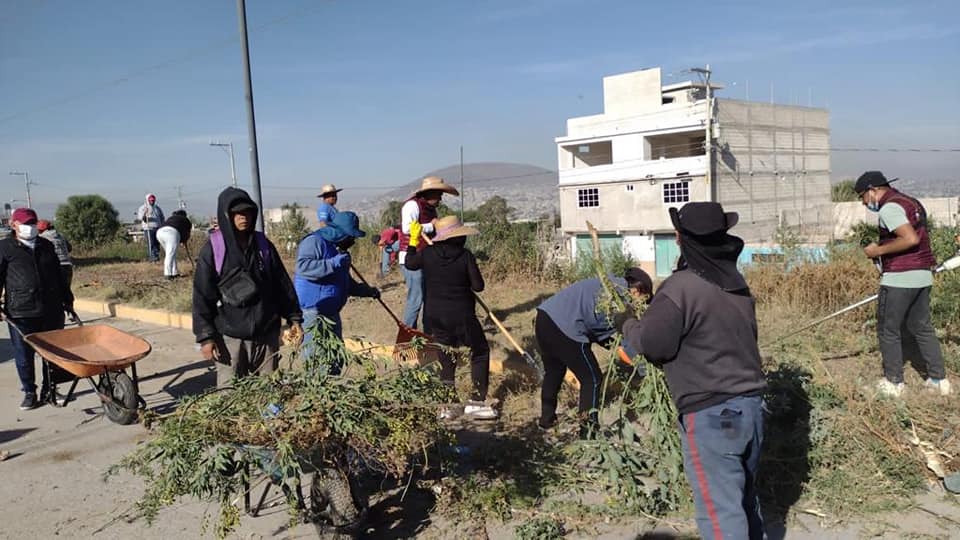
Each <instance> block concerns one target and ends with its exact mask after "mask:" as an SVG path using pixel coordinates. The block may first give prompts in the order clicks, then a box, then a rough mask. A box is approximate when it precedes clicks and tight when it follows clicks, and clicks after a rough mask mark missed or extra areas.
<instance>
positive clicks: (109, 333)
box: [7, 318, 151, 424]
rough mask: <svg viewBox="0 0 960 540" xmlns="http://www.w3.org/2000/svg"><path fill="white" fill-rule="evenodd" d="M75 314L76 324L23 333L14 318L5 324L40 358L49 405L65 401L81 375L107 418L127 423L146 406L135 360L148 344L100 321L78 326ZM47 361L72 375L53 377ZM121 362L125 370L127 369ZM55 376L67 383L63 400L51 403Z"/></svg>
mask: <svg viewBox="0 0 960 540" xmlns="http://www.w3.org/2000/svg"><path fill="white" fill-rule="evenodd" d="M75 320H76V321H77V324H78V325H79V326H74V327H71V328H64V329H61V330H48V331H45V332H34V333H32V334H26V335H24V334H23V332H21V331H20V328H19V327H17V326H16V325H15V324H12V323H11V326H13V328H14V329H16V331H17V332H18V333H20V335H21V336H23V339H24V341H26V342H27V344H29V345H30V346H31V347H33V349H34V350H35V351H36V352H37V354H39V355H40V357H41V358H43V360H44V362H43V364H44V370H45V373H46V375H47V380H48V381H49V383H50V388H49V390H48V392H47V396H48V398H47V399H48V402H49V403H50V404H51V405H53V406H58V407H65V406H66V405H67V403H69V402H70V401H71V400H72V399H73V393H74V391H75V390H76V388H77V383H79V382H80V379H86V380H87V381H88V382H89V383H90V386H91V387H92V388H93V391H94V392H95V393H96V394H97V396H98V397H99V398H100V402H101V403H102V404H103V412H104V414H105V415H106V416H107V418H109V419H110V420H112V421H113V422H116V423H117V424H132V423H133V422H135V421H136V420H137V418H138V417H139V414H140V411H141V410H142V409H145V408H146V406H147V403H146V401H144V400H143V398H142V397H140V385H139V381H138V379H137V367H136V364H135V363H136V361H137V360H140V359H141V358H143V357H145V356H147V355H148V354H150V350H151V347H150V344H149V343H147V341H146V340H144V339H142V338H140V337H138V336H135V335H133V334H128V333H127V332H124V331H123V330H120V329H117V328H114V327H112V326H109V325H106V324H95V325H89V326H84V325H83V323H82V322H81V321H80V320H79V319H75ZM7 321H8V322H10V319H9V318H8V319H7ZM49 363H52V364H53V365H55V366H57V367H59V368H61V369H62V370H64V371H66V372H67V373H68V374H69V376H72V377H69V376H68V377H67V378H68V380H66V381H64V380H57V377H56V374H55V373H54V371H55V370H54V369H53V368H52V366H50V365H49ZM127 368H129V370H130V375H127ZM70 379H72V380H70ZM94 379H96V380H94ZM59 382H70V383H71V384H70V390H69V391H68V392H67V394H66V396H64V398H63V401H62V402H60V403H57V391H56V384H57V383H59Z"/></svg>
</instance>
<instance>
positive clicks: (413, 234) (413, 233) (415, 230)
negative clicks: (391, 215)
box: [410, 221, 423, 247]
mask: <svg viewBox="0 0 960 540" xmlns="http://www.w3.org/2000/svg"><path fill="white" fill-rule="evenodd" d="M421 234H423V225H421V224H420V222H419V221H412V222H410V245H411V246H413V247H417V246H419V245H420V235H421Z"/></svg>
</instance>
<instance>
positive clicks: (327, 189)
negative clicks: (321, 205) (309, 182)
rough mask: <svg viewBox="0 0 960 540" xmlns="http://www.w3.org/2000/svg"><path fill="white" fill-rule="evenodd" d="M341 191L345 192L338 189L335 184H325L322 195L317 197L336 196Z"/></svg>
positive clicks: (321, 190) (321, 191)
mask: <svg viewBox="0 0 960 540" xmlns="http://www.w3.org/2000/svg"><path fill="white" fill-rule="evenodd" d="M341 191H343V189H337V186H335V185H333V184H324V185H323V187H322V188H320V194H319V195H317V197H326V196H327V195H334V194H336V193H340V192H341Z"/></svg>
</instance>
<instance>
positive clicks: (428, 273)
mask: <svg viewBox="0 0 960 540" xmlns="http://www.w3.org/2000/svg"><path fill="white" fill-rule="evenodd" d="M457 240H458V239H457V238H452V239H450V240H447V241H444V242H437V243H436V244H434V245H432V246H426V247H425V248H424V249H423V251H417V250H416V248H407V256H406V259H404V266H406V267H407V269H408V270H421V269H422V270H423V319H424V321H426V320H427V319H447V320H450V321H454V320H460V319H463V318H464V317H465V316H469V317H473V318H475V317H476V315H475V310H476V299H475V298H474V296H473V293H474V291H475V292H482V291H483V287H484V283H483V276H482V275H481V274H480V269H479V268H478V267H477V259H476V258H475V257H474V256H473V253H471V252H470V250H468V249H467V248H465V247H464V246H463V243H462V241H460V242H458V241H457Z"/></svg>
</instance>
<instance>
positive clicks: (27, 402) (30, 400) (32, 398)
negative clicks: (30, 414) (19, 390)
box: [20, 392, 39, 411]
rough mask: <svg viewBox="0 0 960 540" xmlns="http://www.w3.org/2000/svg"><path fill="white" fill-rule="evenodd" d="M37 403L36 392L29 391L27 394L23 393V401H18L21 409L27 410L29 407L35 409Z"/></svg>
mask: <svg viewBox="0 0 960 540" xmlns="http://www.w3.org/2000/svg"><path fill="white" fill-rule="evenodd" d="M37 405H39V403H38V402H37V394H35V393H33V392H30V393H29V394H24V395H23V401H21V402H20V410H21V411H29V410H30V409H36V408H37Z"/></svg>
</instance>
